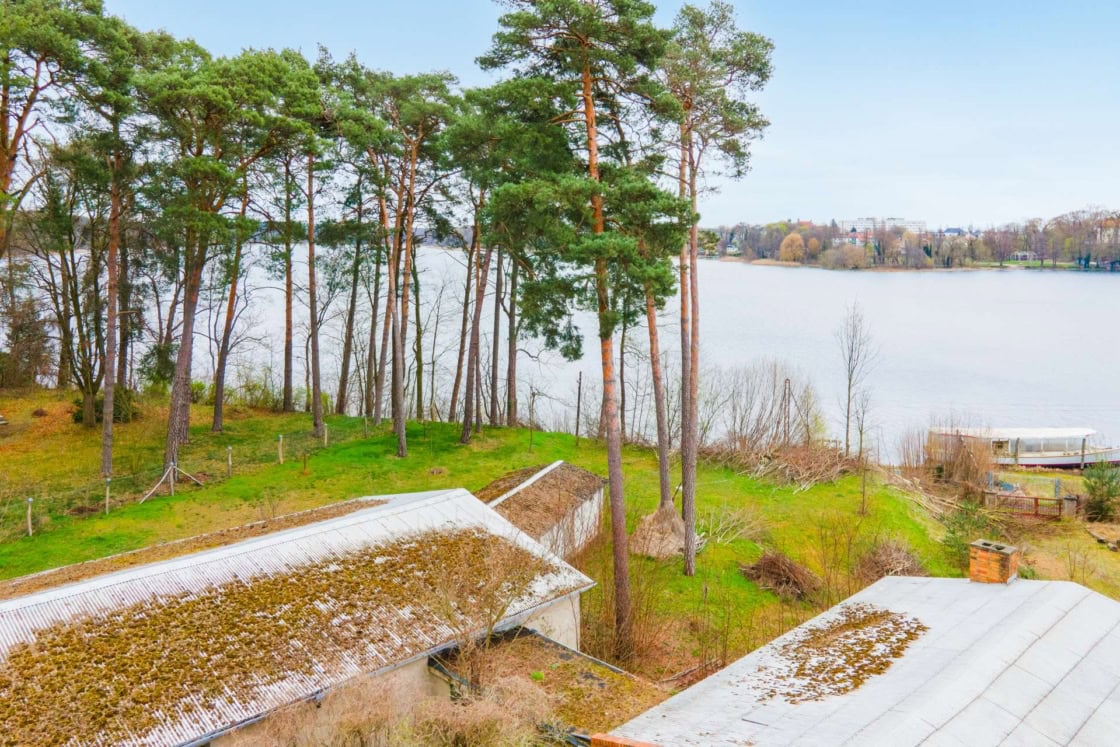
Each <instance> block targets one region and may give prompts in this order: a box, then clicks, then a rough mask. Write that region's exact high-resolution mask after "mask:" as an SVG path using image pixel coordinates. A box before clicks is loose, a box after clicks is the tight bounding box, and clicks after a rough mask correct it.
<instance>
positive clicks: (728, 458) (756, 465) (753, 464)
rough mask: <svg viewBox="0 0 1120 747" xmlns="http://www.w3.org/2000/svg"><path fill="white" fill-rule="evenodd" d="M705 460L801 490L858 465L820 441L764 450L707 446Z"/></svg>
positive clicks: (840, 474) (829, 480)
mask: <svg viewBox="0 0 1120 747" xmlns="http://www.w3.org/2000/svg"><path fill="white" fill-rule="evenodd" d="M701 456H702V458H703V459H704V461H705V462H706V463H708V464H712V465H715V466H719V467H727V468H731V469H737V470H742V471H746V472H749V473H750V474H751V475H752V476H754V477H757V478H760V479H765V480H770V481H773V482H777V483H780V484H784V485H795V486H797V487H796V490H797V491H798V492H800V491H802V490H808V489H809V488H811V487H813V486H814V485H816V484H818V483H822V482H832V481H834V480H836V479H838V478H839V477H841V476H842V475H844V474H847V473H849V472H852V471H853V470H854V469H855V466H856V464H855V461H854V460H852V459H848V458H845V457H844V454H843V453H842V452H841V451H840V450H838V449H834V448H830V447H828V446H824V445H821V444H815V443H814V444H809V445H803V444H793V445H789V446H782V447H777V448H774V449H769V450H767V451H762V452H754V451H747V450H742V449H737V448H732V447H730V446H726V445H724V446H716V447H712V448H708V449H705V450H704V451H703V453H702V454H701Z"/></svg>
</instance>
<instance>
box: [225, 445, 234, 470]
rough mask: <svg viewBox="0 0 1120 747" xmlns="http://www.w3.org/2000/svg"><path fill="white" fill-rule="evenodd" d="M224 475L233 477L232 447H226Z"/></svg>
mask: <svg viewBox="0 0 1120 747" xmlns="http://www.w3.org/2000/svg"><path fill="white" fill-rule="evenodd" d="M226 477H227V478H229V477H233V447H232V446H227V447H226Z"/></svg>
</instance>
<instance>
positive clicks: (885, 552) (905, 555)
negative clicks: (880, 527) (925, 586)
mask: <svg viewBox="0 0 1120 747" xmlns="http://www.w3.org/2000/svg"><path fill="white" fill-rule="evenodd" d="M856 573H857V575H858V576H859V577H860V578H861V579H862V580H863V581H865V582H867V583H872V582H874V581H878V580H879V579H881V578H883V577H884V576H926V575H928V574H927V573H926V569H925V567H924V566H923V565H922V562H921V561H920V560H918V559H917V558H916V557H915V556H914V554H913V553H911V552H910V551H909V550H908V549H907V548H905V547H904V546H903V545H901V544H900V543H898V542H896V541H894V540H886V541H884V542H877V543H876V544H875V545H874V546H873V547H872V548H871V549H870V550H868V551H867V552H865V553H864V554H863V555H862V556H860V559H859V565H858V566H857V568H856Z"/></svg>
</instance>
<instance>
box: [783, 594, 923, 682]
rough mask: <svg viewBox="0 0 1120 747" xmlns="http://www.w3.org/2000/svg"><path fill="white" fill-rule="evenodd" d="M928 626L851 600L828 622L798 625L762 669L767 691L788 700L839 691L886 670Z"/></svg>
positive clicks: (904, 616) (910, 618) (911, 618)
mask: <svg viewBox="0 0 1120 747" xmlns="http://www.w3.org/2000/svg"><path fill="white" fill-rule="evenodd" d="M926 630H928V628H927V627H926V626H925V625H924V624H922V622H921V621H919V620H917V619H916V618H913V617H908V616H906V615H903V614H901V613H898V612H891V611H889V610H884V609H879V608H877V607H874V606H872V605H869V604H849V605H844V606H842V607H841V608H840V609H839V616H838V617H836V618H834V619H832V620H830V621H829V622H827V623H825V624H823V625H820V626H816V627H809V628H807V629H805V630H802V631H799V632H798V634H797V635H795V636H794V638H793V640H790V641H787V642H786V643H784V644H783V645H782V646H781V648H780V649H779V653H780V655H781V657H782V659H783V664H782V665H779V666H777V667H773V668H770V669H769V670H767V671H766V672H765V674H766V676H767V678H768V679H769V680H770V684H769V685H768V686H767V687H766V689H765V692H766V697H767V698H773V697H781V698H783V699H784V700H786V701H787V702H789V703H801V702H804V701H807V700H820V699H821V698H824V697H825V696H828V695H842V694H844V693H847V692H851V691H852V690H855V689H857V688H859V687H860V686H861V685H863V683H864V682H866V681H867V680H868V678H870V677H874V676H875V675H877V674H882V673H883V672H885V671H887V669H888V668H889V667H890V665H891V663H892V662H893V661H894V660H895V659H898V658H899V657H901V656H902V655H903V654H904V653H905V652H906V649H907V647H908V646H909V645H910V643H911V642H912V641H914V640H915V639H916V638H918V636H920V635H921V634H922V633H924V632H925V631H926Z"/></svg>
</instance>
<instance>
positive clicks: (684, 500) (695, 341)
mask: <svg viewBox="0 0 1120 747" xmlns="http://www.w3.org/2000/svg"><path fill="white" fill-rule="evenodd" d="M688 170H689V185H688V192H689V198H690V200H691V203H692V214H693V215H696V214H697V208H698V206H697V202H698V195H697V185H696V172H697V167H696V156H695V149H694V144H693V142H692V133H691V132H689V136H688ZM699 238H700V236H699V231H698V226H697V224H696V222H695V220H694V221H693V223H692V226H691V228H690V230H689V234H688V264H689V273H688V286H689V287H688V295H689V299H688V300H689V303H690V304H691V307H692V308H691V312H692V315H691V318H690V320H689V321H690V323H691V325H692V329H691V333H692V335H691V340H690V342H691V344H690V345H689V349H688V354H689V358H690V360H689V378H688V449H687V450H684V449H682V453H681V461H682V464H684V465H687V472H688V480H687V481H685V480H682V483H683V484H684V488H683V489H682V491H681V513H682V515H683V518H684V574H685V575H686V576H693V575H695V574H696V458H697V452H698V450H699V448H700V423H699V420H700V417H699V401H700V396H699V392H700V288H699V278H698V273H697V269H698V268H697V264H698V258H699V254H700V241H699ZM683 471H684V468H683V467H682V472H683Z"/></svg>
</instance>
